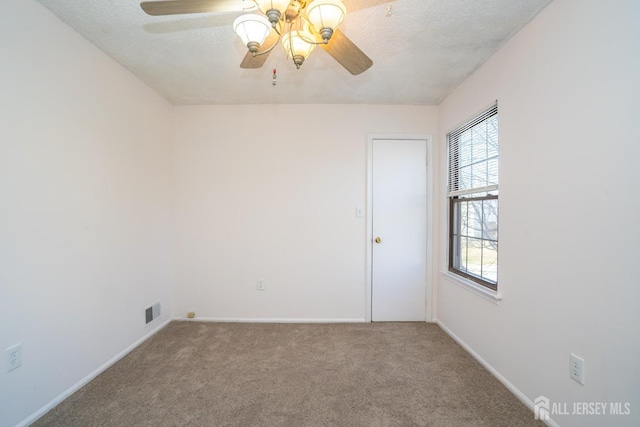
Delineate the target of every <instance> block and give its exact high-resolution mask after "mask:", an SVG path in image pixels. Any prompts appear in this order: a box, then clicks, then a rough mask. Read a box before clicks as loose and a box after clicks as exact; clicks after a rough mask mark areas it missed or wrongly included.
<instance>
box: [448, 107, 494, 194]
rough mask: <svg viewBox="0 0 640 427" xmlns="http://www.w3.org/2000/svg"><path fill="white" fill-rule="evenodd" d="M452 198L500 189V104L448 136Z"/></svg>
mask: <svg viewBox="0 0 640 427" xmlns="http://www.w3.org/2000/svg"><path fill="white" fill-rule="evenodd" d="M447 142H448V147H449V182H448V189H447V196H448V197H455V196H464V195H469V194H475V193H488V192H491V191H495V190H497V189H498V103H497V102H496V103H495V104H494V105H493V106H492V107H491V108H489V109H488V110H487V111H485V112H484V113H483V114H481V115H480V116H478V117H476V118H474V119H473V120H471V121H470V122H468V123H465V124H464V125H462V126H460V127H459V128H457V129H455V130H454V131H452V132H451V133H449V134H448V135H447Z"/></svg>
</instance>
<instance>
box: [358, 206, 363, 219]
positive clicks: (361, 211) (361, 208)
mask: <svg viewBox="0 0 640 427" xmlns="http://www.w3.org/2000/svg"><path fill="white" fill-rule="evenodd" d="M356 218H364V208H363V207H362V206H360V205H358V206H356Z"/></svg>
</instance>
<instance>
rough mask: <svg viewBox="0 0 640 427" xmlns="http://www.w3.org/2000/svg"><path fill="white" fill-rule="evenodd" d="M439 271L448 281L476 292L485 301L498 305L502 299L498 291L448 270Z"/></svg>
mask: <svg viewBox="0 0 640 427" xmlns="http://www.w3.org/2000/svg"><path fill="white" fill-rule="evenodd" d="M441 273H442V275H443V276H445V277H446V278H447V279H449V280H448V281H449V282H451V283H453V284H455V285H456V286H460V287H461V288H462V289H465V290H467V291H469V292H471V293H473V294H476V295H478V296H480V297H482V298H484V299H486V300H487V301H490V302H492V303H494V304H497V305H500V301H502V295H501V294H500V293H499V292H495V291H492V290H491V289H487V288H485V287H484V286H482V285H479V284H477V283H475V282H474V281H473V280H468V279H465V278H464V277H460V276H458V275H455V274H453V273H450V272H448V271H441Z"/></svg>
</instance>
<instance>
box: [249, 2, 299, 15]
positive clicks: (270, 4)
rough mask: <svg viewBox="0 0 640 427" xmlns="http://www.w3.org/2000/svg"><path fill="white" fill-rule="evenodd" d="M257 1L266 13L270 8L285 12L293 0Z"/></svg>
mask: <svg viewBox="0 0 640 427" xmlns="http://www.w3.org/2000/svg"><path fill="white" fill-rule="evenodd" d="M256 3H258V9H260V10H261V11H262V13H264V14H265V15H266V13H267V12H268V11H270V10H277V11H278V12H280V13H284V11H285V10H287V6H289V3H291V0H257V1H256Z"/></svg>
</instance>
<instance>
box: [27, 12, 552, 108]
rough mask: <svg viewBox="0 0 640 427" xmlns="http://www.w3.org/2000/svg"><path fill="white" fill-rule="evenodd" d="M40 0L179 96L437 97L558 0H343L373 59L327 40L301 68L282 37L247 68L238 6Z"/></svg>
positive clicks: (190, 100) (295, 99) (248, 100)
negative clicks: (357, 57)
mask: <svg viewBox="0 0 640 427" xmlns="http://www.w3.org/2000/svg"><path fill="white" fill-rule="evenodd" d="M37 1H38V2H39V3H42V4H43V5H44V6H46V7H47V8H48V9H50V10H51V11H52V12H53V13H54V14H55V15H57V16H58V17H59V18H60V19H61V20H62V21H63V22H65V23H67V24H68V25H69V26H71V27H72V28H73V29H74V30H76V31H77V32H78V33H80V34H81V35H82V36H84V37H85V38H86V39H88V40H89V41H90V42H92V43H93V44H95V45H96V46H98V47H99V48H100V49H102V50H103V51H105V52H106V53H107V54H108V55H110V56H111V57H112V58H114V59H115V60H116V61H117V62H119V63H120V64H122V65H123V66H124V67H125V68H127V69H129V70H130V71H131V72H132V73H133V74H135V75H136V76H138V77H139V78H140V79H141V80H143V81H144V82H145V83H147V84H148V85H149V86H151V87H152V88H154V89H155V90H156V91H157V92H159V93H160V94H161V95H163V96H164V97H165V98H167V99H168V100H169V101H170V102H172V103H174V104H259V103H282V104H285V103H286V104H311V103H312V104H355V103H358V104H427V105H434V104H437V103H439V102H440V101H441V100H442V99H443V98H444V97H445V96H446V95H447V94H448V93H449V92H451V91H452V90H453V89H454V88H455V87H456V86H457V85H458V84H460V83H461V82H462V81H463V80H464V79H465V78H466V77H467V76H468V75H469V74H471V73H472V72H473V71H474V70H475V69H476V68H477V67H479V66H480V65H481V64H482V63H483V62H484V61H486V60H487V59H488V58H489V57H490V56H491V54H492V53H494V52H495V51H496V50H497V49H498V48H499V47H500V46H501V45H502V44H503V43H504V42H505V41H506V40H507V39H509V37H511V36H512V35H513V34H514V33H516V32H517V31H518V30H519V29H521V28H522V27H523V26H524V25H525V24H526V23H528V22H529V21H530V20H531V19H532V18H533V17H534V16H535V15H536V14H537V13H538V12H539V11H540V10H542V9H543V8H544V7H545V6H546V5H547V4H548V3H549V2H550V1H551V0H483V1H480V0H391V1H386V0H370V1H366V0H344V3H345V4H346V6H347V9H348V10H351V12H348V13H347V17H346V19H345V21H344V22H343V23H342V25H341V26H340V29H341V30H342V31H343V32H344V33H345V34H346V35H347V36H348V37H349V38H350V39H351V40H352V41H353V42H354V43H356V44H357V45H358V47H360V49H362V50H363V51H364V52H365V53H366V54H367V55H368V56H369V57H370V58H371V59H372V60H373V67H371V68H370V69H369V70H367V71H365V72H364V73H362V74H360V75H357V76H353V75H351V74H349V72H347V71H346V70H345V69H344V68H342V66H341V65H340V64H338V63H337V62H336V61H335V60H334V59H333V58H332V57H331V56H329V55H328V54H327V53H326V52H324V51H323V50H322V49H316V50H315V51H314V52H312V54H311V56H310V57H309V58H308V59H307V60H306V61H305V63H304V64H303V66H302V68H301V69H299V70H297V69H296V68H295V65H294V64H293V63H292V62H291V61H290V60H287V59H286V55H285V52H284V49H282V48H281V47H280V46H278V47H277V48H276V49H275V50H274V51H273V52H272V53H271V55H270V56H269V58H268V59H267V62H266V63H265V65H264V66H263V67H262V68H260V69H251V70H247V69H241V68H240V67H239V65H240V62H241V61H242V59H243V57H244V55H245V52H246V48H245V47H244V46H243V45H242V42H241V41H240V39H239V38H238V37H237V36H236V35H235V34H234V32H233V30H232V28H231V24H232V22H233V20H234V19H235V17H236V16H238V13H222V14H193V15H179V16H156V17H154V16H149V15H147V14H145V13H144V12H143V11H142V9H141V8H140V6H139V1H137V0H37ZM389 7H391V9H390V10H389ZM273 68H276V69H277V71H278V78H277V85H276V86H275V87H273V86H272V84H271V72H272V69H273Z"/></svg>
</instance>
